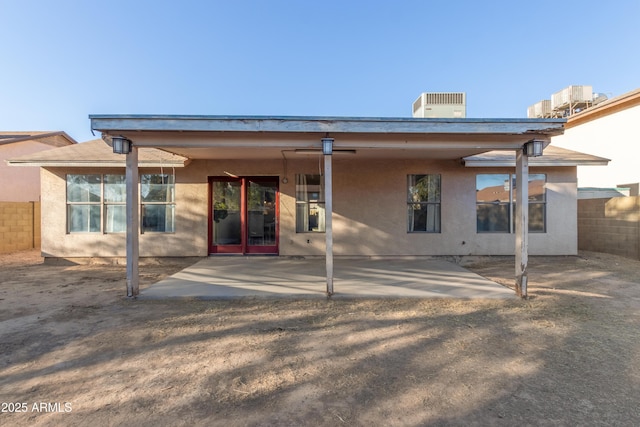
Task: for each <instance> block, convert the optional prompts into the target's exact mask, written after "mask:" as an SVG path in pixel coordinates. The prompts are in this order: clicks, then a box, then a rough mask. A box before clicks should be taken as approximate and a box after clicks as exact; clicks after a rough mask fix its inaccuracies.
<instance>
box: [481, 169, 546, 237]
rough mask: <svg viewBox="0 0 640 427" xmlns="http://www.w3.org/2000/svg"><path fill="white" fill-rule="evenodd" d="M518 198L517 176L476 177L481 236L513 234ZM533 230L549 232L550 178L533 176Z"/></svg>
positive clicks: (531, 216)
mask: <svg viewBox="0 0 640 427" xmlns="http://www.w3.org/2000/svg"><path fill="white" fill-rule="evenodd" d="M516 196H517V188H516V179H515V175H514V174H481V175H477V176H476V219H477V231H478V232H479V233H512V232H514V230H513V216H514V214H515V202H516ZM528 200H529V231H530V232H540V233H544V232H545V231H546V175H545V174H530V175H529V199H528Z"/></svg>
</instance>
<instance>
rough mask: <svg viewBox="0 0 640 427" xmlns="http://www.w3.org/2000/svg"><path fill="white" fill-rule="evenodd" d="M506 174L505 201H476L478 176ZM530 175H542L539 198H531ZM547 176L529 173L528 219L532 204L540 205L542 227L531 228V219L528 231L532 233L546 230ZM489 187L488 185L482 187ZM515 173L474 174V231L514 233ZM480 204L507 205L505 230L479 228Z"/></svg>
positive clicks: (540, 174) (541, 232)
mask: <svg viewBox="0 0 640 427" xmlns="http://www.w3.org/2000/svg"><path fill="white" fill-rule="evenodd" d="M489 175H493V176H500V175H502V176H507V177H508V178H507V180H508V182H509V196H508V197H509V199H508V200H507V201H494V202H489V201H482V202H479V201H478V196H477V194H478V191H480V190H479V189H478V178H479V177H480V176H489ZM532 177H543V179H544V184H543V192H542V197H541V200H531V183H532V182H534V181H535V178H534V179H532ZM547 177H548V174H546V173H531V174H529V177H528V181H527V184H528V186H529V201H528V202H529V203H528V204H529V207H528V208H529V219H531V217H532V216H531V210H532V207H533V206H542V229H540V230H536V229H533V230H532V229H531V221H529V229H528V232H529V233H534V234H545V233H546V232H547ZM484 188H490V187H483V189H484ZM516 190H517V188H516V174H515V173H486V174H476V233H477V234H514V233H515V205H516V200H515V198H516ZM480 206H507V214H508V218H507V221H508V224H507V227H506V230H504V231H503V230H481V229H480V227H479V225H480V224H479V222H478V212H479V211H478V208H479V207H480Z"/></svg>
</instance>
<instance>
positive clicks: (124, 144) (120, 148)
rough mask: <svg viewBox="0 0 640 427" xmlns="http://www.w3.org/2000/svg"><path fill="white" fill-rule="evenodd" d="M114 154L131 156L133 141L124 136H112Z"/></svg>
mask: <svg viewBox="0 0 640 427" xmlns="http://www.w3.org/2000/svg"><path fill="white" fill-rule="evenodd" d="M111 143H112V146H113V152H114V153H116V154H129V153H130V152H131V140H130V139H127V138H125V137H124V136H112V137H111Z"/></svg>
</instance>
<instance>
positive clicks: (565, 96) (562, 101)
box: [551, 86, 593, 110]
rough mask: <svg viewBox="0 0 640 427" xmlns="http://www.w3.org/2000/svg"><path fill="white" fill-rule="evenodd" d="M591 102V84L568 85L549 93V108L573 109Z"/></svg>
mask: <svg viewBox="0 0 640 427" xmlns="http://www.w3.org/2000/svg"><path fill="white" fill-rule="evenodd" d="M591 102H593V86H569V87H566V88H564V89H562V90H561V91H558V92H556V93H554V94H553V95H551V108H552V109H553V110H558V109H573V108H574V106H575V105H584V104H588V103H591Z"/></svg>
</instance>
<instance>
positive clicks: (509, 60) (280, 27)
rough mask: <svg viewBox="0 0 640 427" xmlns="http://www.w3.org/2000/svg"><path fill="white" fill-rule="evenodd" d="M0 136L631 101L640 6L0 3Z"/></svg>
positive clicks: (186, 0)
mask: <svg viewBox="0 0 640 427" xmlns="http://www.w3.org/2000/svg"><path fill="white" fill-rule="evenodd" d="M0 20H1V21H2V24H1V25H0V61H1V62H2V66H1V67H0V77H1V78H0V130H64V131H66V132H67V133H69V134H70V135H71V136H72V137H74V138H76V139H77V140H79V141H85V140H88V139H92V138H94V137H93V136H92V135H91V132H90V129H89V127H90V123H89V120H88V118H87V116H88V115H89V114H213V115H309V116H314V115H322V116H326V115H329V116H376V117H409V116H410V115H411V104H412V102H413V101H414V100H415V99H416V98H417V96H418V95H419V94H420V93H421V92H431V91H433V92H439V91H463V92H466V93H467V116H468V117H486V118H502V117H504V118H506V117H526V109H527V107H528V106H529V105H531V104H533V103H535V102H537V101H540V100H542V99H549V98H550V95H551V94H552V93H553V92H556V91H558V90H560V89H562V88H564V87H567V86H569V85H572V84H576V85H591V86H593V89H594V91H595V92H602V93H605V94H607V95H608V96H609V97H612V96H617V95H621V94H623V93H625V92H628V91H630V90H633V89H636V88H638V87H640V54H639V52H640V0H609V1H594V0H591V1H574V0H565V1H562V0H555V1H548V0H538V1H513V0H509V1H507V0H499V1H491V0H485V1H477V0H458V1H449V0H442V1H435V0H416V1H413V0H412V1H405V0H393V1H376V0H369V1H357V0H351V1H349V0H322V1H320V0H317V1H311V0H288V1H285V0H253V1H249V0H225V1H219V0H210V1H205V0H201V1H195V0H174V1H163V0H153V1H151V0H149V1H146V0H91V1H89V0H55V1H54V0H51V1H49V0H40V1H35V0H0Z"/></svg>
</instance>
